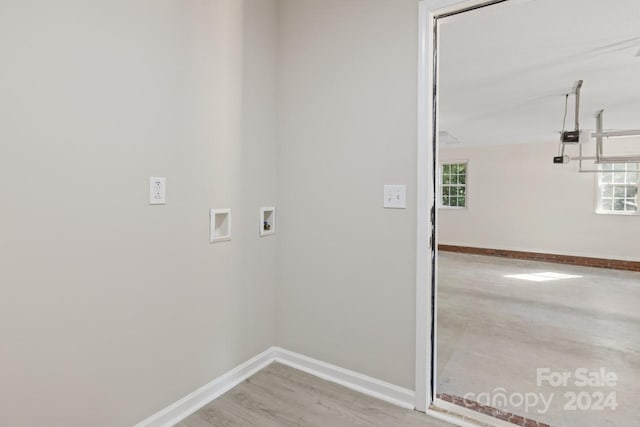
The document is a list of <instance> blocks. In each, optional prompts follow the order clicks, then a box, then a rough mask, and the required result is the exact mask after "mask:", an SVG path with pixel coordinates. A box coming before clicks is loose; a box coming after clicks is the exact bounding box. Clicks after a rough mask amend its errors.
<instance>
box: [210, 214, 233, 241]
mask: <svg viewBox="0 0 640 427" xmlns="http://www.w3.org/2000/svg"><path fill="white" fill-rule="evenodd" d="M229 240H231V209H211V212H210V217H209V241H210V242H211V243H216V242H226V241H229Z"/></svg>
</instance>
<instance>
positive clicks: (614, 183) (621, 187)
mask: <svg viewBox="0 0 640 427" xmlns="http://www.w3.org/2000/svg"><path fill="white" fill-rule="evenodd" d="M638 166H639V164H638V163H609V164H603V165H601V168H602V170H603V171H604V172H602V173H600V174H599V177H598V185H599V198H598V211H599V212H601V213H638V188H639V180H638V169H639V168H638Z"/></svg>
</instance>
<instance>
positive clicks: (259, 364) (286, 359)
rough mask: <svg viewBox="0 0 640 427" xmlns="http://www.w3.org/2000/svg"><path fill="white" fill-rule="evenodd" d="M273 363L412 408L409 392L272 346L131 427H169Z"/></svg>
mask: <svg viewBox="0 0 640 427" xmlns="http://www.w3.org/2000/svg"><path fill="white" fill-rule="evenodd" d="M273 362H278V363H282V364H283V365H287V366H290V367H292V368H295V369H298V370H301V371H303V372H306V373H308V374H311V375H313V376H316V377H318V378H322V379H324V380H327V381H331V382H333V383H336V384H340V385H342V386H345V387H347V388H350V389H352V390H355V391H358V392H360V393H363V394H366V395H369V396H372V397H375V398H377V399H380V400H384V401H386V402H389V403H392V404H394V405H397V406H401V407H403V408H407V409H414V403H415V393H414V392H413V391H411V390H407V389H405V388H402V387H398V386H396V385H393V384H389V383H387V382H384V381H380V380H378V379H375V378H372V377H369V376H366V375H363V374H360V373H358V372H354V371H350V370H348V369H344V368H341V367H339V366H335V365H331V364H329V363H325V362H322V361H320V360H316V359H312V358H311V357H307V356H304V355H302V354H298V353H294V352H292V351H288V350H285V349H282V348H279V347H271V348H269V349H267V350H265V351H264V352H262V353H260V354H259V355H257V356H255V357H253V358H252V359H250V360H247V361H246V362H244V363H243V364H241V365H239V366H237V367H235V368H233V369H232V370H230V371H229V372H227V373H226V374H224V375H222V376H220V377H218V378H216V379H215V380H213V381H211V382H210V383H208V384H206V385H204V386H202V387H200V388H199V389H197V390H196V391H194V392H192V393H190V394H188V395H187V396H185V397H183V398H182V399H180V400H178V401H177V402H175V403H173V404H171V405H169V406H167V407H166V408H164V409H162V410H161V411H159V412H157V413H155V414H154V415H152V416H150V417H149V418H147V419H145V420H144V421H142V422H140V423H138V424H136V425H135V426H134V427H172V426H174V425H176V424H177V423H179V422H180V421H182V420H183V419H185V418H187V417H188V416H189V415H191V414H193V413H194V412H196V411H197V410H198V409H200V408H202V407H203V406H205V405H206V404H208V403H210V402H212V401H213V400H215V399H216V398H218V397H220V396H221V395H223V394H224V393H226V392H227V391H229V390H231V389H232V388H233V387H235V386H236V385H238V384H240V383H241V382H242V381H244V380H246V379H247V378H249V377H250V376H252V375H253V374H255V373H256V372H258V371H260V370H261V369H263V368H265V367H266V366H268V365H270V364H271V363H273Z"/></svg>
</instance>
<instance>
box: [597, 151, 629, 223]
mask: <svg viewBox="0 0 640 427" xmlns="http://www.w3.org/2000/svg"><path fill="white" fill-rule="evenodd" d="M605 164H611V165H615V164H619V163H602V164H600V165H598V168H599V169H600V168H602V167H603V166H604V165H605ZM631 164H635V165H637V166H636V168H637V169H638V171H640V162H638V163H631ZM613 172H615V171H613ZM625 172H626V171H625ZM603 173H604V172H598V173H595V174H594V175H595V209H594V210H595V214H597V215H618V216H638V215H640V206H639V207H638V210H636V211H616V210H605V209H602V207H601V206H602V203H601V194H602V192H601V187H602V183H601V181H600V180H601V179H602V175H603ZM638 174H639V177H638V179H637V183H636V184H635V187H636V188H637V189H638V192H637V195H636V203H638V202H640V172H638ZM605 185H606V184H605ZM610 185H615V183H612V184H610ZM619 186H620V187H633V186H634V185H633V184H626V183H625V184H620V185H619ZM612 202H613V201H612Z"/></svg>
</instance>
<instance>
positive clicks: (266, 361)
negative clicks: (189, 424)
mask: <svg viewBox="0 0 640 427" xmlns="http://www.w3.org/2000/svg"><path fill="white" fill-rule="evenodd" d="M273 361H274V357H273V347H272V348H269V349H267V350H265V351H263V352H262V353H260V354H259V355H257V356H255V357H253V358H251V359H249V360H247V361H246V362H244V363H242V364H241V365H238V366H236V367H235V368H233V369H232V370H230V371H229V372H227V373H225V374H223V375H221V376H219V377H218V378H216V379H215V380H213V381H211V382H210V383H208V384H205V385H204V386H202V387H200V388H199V389H197V390H196V391H194V392H192V393H189V394H188V395H186V396H185V397H183V398H182V399H180V400H178V401H177V402H175V403H172V404H171V405H169V406H167V407H166V408H164V409H162V410H161V411H160V412H156V413H155V414H153V415H152V416H150V417H149V418H147V419H146V420H144V421H142V422H140V423H138V424H136V425H135V426H134V427H172V426H174V425H176V424H178V423H179V422H180V421H182V420H183V419H185V418H187V417H188V416H189V415H191V414H193V413H194V412H196V411H197V410H198V409H200V408H202V407H203V406H205V405H206V404H208V403H209V402H211V401H213V400H215V399H216V398H218V397H220V396H221V395H223V394H224V393H226V392H227V391H229V390H231V389H232V388H233V387H235V386H237V385H238V384H240V383H241V382H242V381H244V380H246V379H247V378H249V377H250V376H252V375H253V374H255V373H256V372H258V371H260V370H261V369H263V368H265V367H266V366H268V365H270V364H271V363H273Z"/></svg>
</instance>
